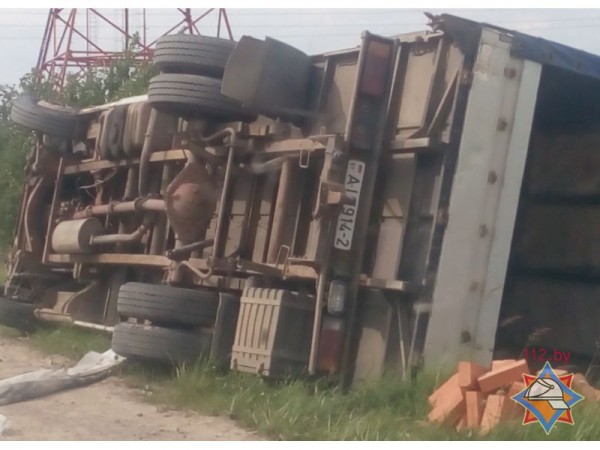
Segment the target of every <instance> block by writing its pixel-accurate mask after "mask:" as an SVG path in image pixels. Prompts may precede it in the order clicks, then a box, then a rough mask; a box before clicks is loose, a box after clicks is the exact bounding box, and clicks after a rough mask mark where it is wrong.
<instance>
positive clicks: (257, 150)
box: [0, 15, 600, 384]
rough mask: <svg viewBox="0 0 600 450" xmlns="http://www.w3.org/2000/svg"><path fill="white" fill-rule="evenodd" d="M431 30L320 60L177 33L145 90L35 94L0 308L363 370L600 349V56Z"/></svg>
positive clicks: (265, 362)
mask: <svg viewBox="0 0 600 450" xmlns="http://www.w3.org/2000/svg"><path fill="white" fill-rule="evenodd" d="M430 28H431V29H430V30H428V31H424V32H417V33H410V34H405V35H400V36H395V37H382V36H377V35H373V34H370V33H367V32H365V33H364V34H363V36H362V42H361V44H360V46H359V47H358V48H353V49H349V50H342V51H337V52H331V53H326V54H321V55H316V56H310V57H309V56H307V55H305V54H303V53H302V52H300V51H298V50H296V49H294V48H291V47H289V46H288V45H285V44H283V43H281V42H278V41H276V40H272V39H266V40H257V39H253V38H251V37H243V38H242V39H241V40H240V41H239V42H237V43H234V42H231V41H226V40H220V39H216V38H208V37H198V36H187V35H174V36H166V37H163V38H161V39H160V40H159V41H158V44H157V48H156V51H155V56H154V63H155V64H156V65H157V67H158V69H159V70H160V74H159V75H157V76H156V77H154V78H153V79H152V80H151V81H150V85H149V88H148V93H147V95H146V96H141V97H135V98H128V99H124V100H121V101H118V102H116V103H111V104H106V105H101V106H97V107H92V108H84V109H81V110H78V111H73V110H69V109H65V108H61V107H57V106H54V105H48V104H45V103H43V102H36V101H35V100H32V99H30V98H21V99H19V100H18V101H17V102H16V103H15V104H14V106H13V110H12V118H13V120H14V121H15V122H16V123H18V124H20V125H23V126H25V127H27V128H29V129H33V130H35V131H36V140H35V145H34V146H33V148H32V152H31V155H30V157H29V159H28V164H27V168H26V178H25V183H24V188H23V189H24V190H23V195H22V202H21V209H20V214H19V220H18V225H17V227H16V234H15V240H14V247H13V249H12V251H11V253H10V255H9V266H10V269H9V273H8V279H7V281H6V286H5V292H4V299H3V300H2V301H1V302H0V317H1V318H2V319H1V320H2V322H3V323H12V324H14V323H23V322H24V321H25V322H26V320H25V319H26V318H27V317H35V318H37V319H40V320H47V321H57V322H65V323H72V324H75V325H79V326H83V327H90V328H98V329H105V330H108V331H111V332H112V336H113V337H112V339H113V349H114V350H115V351H116V352H117V353H120V354H122V355H124V356H128V357H138V358H146V359H155V360H192V359H196V358H199V357H200V356H203V357H205V358H209V359H211V360H212V361H214V362H215V363H218V364H222V365H226V366H229V367H231V368H232V369H235V370H240V371H246V372H253V373H258V374H261V375H263V376H279V375H282V374H289V373H292V374H299V373H305V372H307V373H309V374H327V375H329V376H334V377H339V379H340V380H341V381H342V382H343V383H345V384H350V383H351V382H352V381H357V380H363V379H367V378H371V377H376V376H378V375H380V374H381V373H382V372H383V371H384V370H393V371H397V372H398V373H400V374H405V373H407V371H409V370H410V369H411V368H412V367H418V366H421V365H423V364H426V365H429V366H431V367H435V366H438V365H439V364H444V363H449V364H451V363H454V362H456V361H457V360H458V359H463V358H466V359H471V360H474V361H479V362H481V363H489V362H490V360H491V359H492V357H494V355H495V354H496V355H498V354H500V353H502V354H503V355H509V354H510V355H512V356H519V353H520V352H522V350H523V348H525V347H527V346H528V345H532V344H535V345H537V346H538V347H543V346H545V347H548V348H550V347H552V348H556V349H559V350H561V351H570V352H572V354H573V355H574V356H575V357H578V358H579V359H580V360H582V361H585V360H588V361H589V360H590V359H592V357H593V356H594V354H595V352H596V351H597V350H596V340H597V338H598V331H599V330H598V324H599V323H600V308H599V307H598V306H597V305H596V302H597V301H598V300H599V298H600V279H599V278H598V275H599V273H600V235H599V233H600V209H599V205H600V203H599V202H598V200H599V199H600V170H597V168H598V167H599V166H600V159H599V158H600V156H599V155H600V153H599V152H598V151H597V148H596V147H598V146H600V106H599V105H600V101H598V100H600V98H599V97H600V58H598V57H596V56H593V55H590V54H587V53H584V52H582V51H578V50H574V49H571V48H567V47H565V46H562V45H559V44H555V43H551V42H547V41H544V40H541V39H537V38H532V37H529V36H526V35H523V34H520V33H517V32H512V31H508V30H504V29H500V28H498V27H494V26H491V25H487V24H479V23H474V22H471V21H468V20H465V19H461V18H457V17H454V16H450V15H442V16H439V17H435V18H434V19H432V23H431V24H430ZM597 164H598V165H597ZM574 359H576V358H574Z"/></svg>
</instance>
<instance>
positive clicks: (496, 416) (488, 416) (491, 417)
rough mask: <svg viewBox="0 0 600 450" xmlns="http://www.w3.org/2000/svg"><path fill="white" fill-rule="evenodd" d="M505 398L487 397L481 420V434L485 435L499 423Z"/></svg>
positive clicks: (502, 396) (497, 396)
mask: <svg viewBox="0 0 600 450" xmlns="http://www.w3.org/2000/svg"><path fill="white" fill-rule="evenodd" d="M505 401H506V397H504V395H495V394H492V395H488V398H487V401H486V404H485V409H484V411H483V417H482V418H481V432H482V433H484V434H485V433H487V432H488V431H490V430H491V429H492V428H494V427H495V426H496V425H498V422H500V419H501V418H502V409H503V405H504V402H505Z"/></svg>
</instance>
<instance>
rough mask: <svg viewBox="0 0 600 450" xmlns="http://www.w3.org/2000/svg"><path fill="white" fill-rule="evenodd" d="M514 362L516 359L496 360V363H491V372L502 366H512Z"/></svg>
mask: <svg viewBox="0 0 600 450" xmlns="http://www.w3.org/2000/svg"><path fill="white" fill-rule="evenodd" d="M516 362H517V360H516V359H498V360H496V361H492V372H493V371H494V370H498V369H499V368H500V367H502V366H506V365H507V364H513V363H516Z"/></svg>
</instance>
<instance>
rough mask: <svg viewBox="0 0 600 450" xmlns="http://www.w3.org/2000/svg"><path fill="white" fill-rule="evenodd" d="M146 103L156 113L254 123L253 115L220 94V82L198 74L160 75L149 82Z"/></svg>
mask: <svg viewBox="0 0 600 450" xmlns="http://www.w3.org/2000/svg"><path fill="white" fill-rule="evenodd" d="M148 103H150V104H151V105H152V106H153V107H155V108H156V109H158V110H159V111H164V112H168V113H174V114H181V115H184V116H185V115H203V116H208V117H207V118H209V119H218V120H222V121H237V120H254V118H255V117H256V114H254V113H251V112H249V111H247V110H246V109H244V108H243V107H242V105H241V104H240V103H239V102H237V101H235V100H232V99H230V98H228V97H225V96H224V95H222V94H221V81H220V80H216V79H214V78H208V77H203V76H200V75H183V74H173V73H161V74H160V75H157V76H155V77H154V78H152V79H151V80H150V85H149V86H148Z"/></svg>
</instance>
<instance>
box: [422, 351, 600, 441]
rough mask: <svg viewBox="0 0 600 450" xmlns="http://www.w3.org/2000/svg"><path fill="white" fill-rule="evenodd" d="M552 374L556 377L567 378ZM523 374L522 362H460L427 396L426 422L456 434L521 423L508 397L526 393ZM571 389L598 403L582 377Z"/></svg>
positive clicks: (524, 365) (518, 409) (578, 376)
mask: <svg viewBox="0 0 600 450" xmlns="http://www.w3.org/2000/svg"><path fill="white" fill-rule="evenodd" d="M554 372H555V373H556V374H557V375H558V376H561V375H564V374H566V372H565V371H561V370H555V371H554ZM524 373H527V374H529V373H530V372H529V367H528V366H527V362H526V361H525V360H524V359H522V360H518V361H517V360H514V359H509V360H501V361H493V362H492V366H491V368H490V367H484V366H481V365H479V364H475V363H472V362H465V361H463V362H460V363H459V364H458V371H457V372H456V373H455V374H454V375H452V377H450V378H449V379H448V380H447V381H446V382H445V383H444V384H442V385H441V386H440V387H439V388H438V389H436V390H435V391H434V392H433V394H431V395H430V396H429V404H430V405H431V407H432V410H431V412H430V413H429V416H428V419H429V420H430V421H432V422H437V423H443V424H445V425H450V426H455V427H456V428H457V429H458V430H461V429H464V428H477V429H479V430H480V431H481V433H487V432H489V431H490V430H491V429H492V428H493V427H495V426H496V425H497V424H498V423H499V422H501V421H504V420H511V419H522V417H523V412H524V411H523V408H522V407H520V406H519V405H518V404H517V403H516V402H514V401H513V400H512V398H511V397H513V396H514V395H516V394H518V393H519V392H521V391H522V390H523V389H525V383H524V382H523V376H522V375H523V374H524ZM573 388H574V389H575V390H576V391H577V392H579V393H581V394H582V395H584V396H585V397H586V398H587V399H594V400H597V401H600V390H598V389H595V388H593V387H592V386H591V385H589V384H588V383H587V381H586V379H585V377H584V376H583V375H581V374H575V376H574V378H573Z"/></svg>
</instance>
